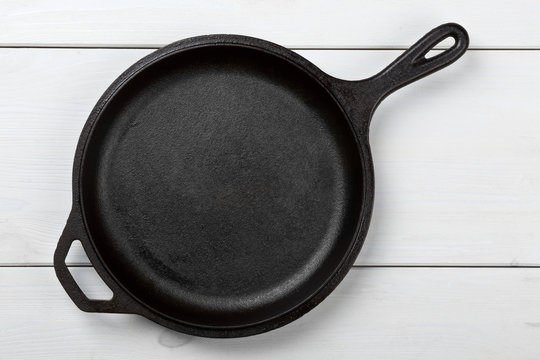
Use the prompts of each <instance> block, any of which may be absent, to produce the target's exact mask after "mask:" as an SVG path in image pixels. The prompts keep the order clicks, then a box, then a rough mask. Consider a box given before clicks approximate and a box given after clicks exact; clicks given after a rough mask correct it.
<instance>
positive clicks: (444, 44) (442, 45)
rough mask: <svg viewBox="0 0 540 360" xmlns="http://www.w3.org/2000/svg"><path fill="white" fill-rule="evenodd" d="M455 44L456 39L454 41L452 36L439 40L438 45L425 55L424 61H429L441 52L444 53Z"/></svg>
mask: <svg viewBox="0 0 540 360" xmlns="http://www.w3.org/2000/svg"><path fill="white" fill-rule="evenodd" d="M455 44H456V39H454V38H453V37H452V36H448V37H446V38H444V39H443V40H441V41H440V42H439V43H437V44H435V45H434V46H433V47H432V48H431V50H429V51H428V52H427V54H425V55H424V59H425V60H429V59H431V58H432V57H434V56H436V55H438V54H440V53H441V52H443V51H446V50H447V49H449V48H451V47H452V46H454V45H455Z"/></svg>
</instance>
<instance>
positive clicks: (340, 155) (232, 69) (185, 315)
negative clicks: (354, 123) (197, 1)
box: [82, 46, 362, 326]
mask: <svg viewBox="0 0 540 360" xmlns="http://www.w3.org/2000/svg"><path fill="white" fill-rule="evenodd" d="M92 140H93V141H92V142H91V143H90V144H89V147H88V150H87V154H88V155H87V156H90V157H89V161H87V164H86V166H85V167H84V169H83V177H82V179H83V184H82V194H83V198H84V202H85V208H86V209H88V210H87V211H86V212H85V215H86V217H87V221H88V223H89V225H90V228H91V235H92V238H93V239H94V242H95V245H96V247H97V250H98V252H99V253H100V254H101V255H102V257H103V260H104V262H105V264H106V265H107V266H108V267H109V268H110V269H111V270H112V272H113V273H114V274H115V275H116V277H117V279H118V280H119V281H120V282H121V283H122V284H123V285H124V286H125V287H126V288H127V289H128V290H129V291H130V292H131V293H132V294H134V295H135V296H136V297H138V298H139V299H141V300H143V301H144V302H145V303H147V304H149V305H151V306H152V307H153V308H155V309H157V310H159V311H160V312H162V313H165V314H167V315H171V316H174V317H175V318H180V319H182V320H184V321H187V322H193V323H195V324H197V325H207V326H210V325H211V326H240V325H247V324H252V323H256V322H258V321H262V320H265V319H268V318H270V317H273V316H277V315H279V314H281V313H282V312H285V311H286V310H288V309H290V308H291V307H294V306H296V305H299V304H301V303H302V302H304V301H305V300H306V299H307V297H309V296H310V295H311V294H313V293H314V292H315V291H316V290H317V289H318V288H319V287H321V286H322V285H324V283H325V281H326V280H327V279H328V276H329V275H331V274H333V273H334V270H335V269H336V268H337V267H338V266H339V264H340V262H341V260H342V258H343V257H344V256H345V253H346V252H347V250H348V248H349V246H350V239H351V238H352V237H353V236H354V232H355V229H356V222H357V219H358V216H359V211H360V204H361V203H362V199H361V187H362V183H361V181H362V180H361V173H360V172H361V168H362V167H361V164H360V159H359V156H358V151H357V149H356V144H355V139H354V136H353V134H352V133H351V131H350V128H349V125H348V123H347V120H346V118H345V116H344V114H343V113H342V111H341V110H340V108H339V106H338V105H337V104H336V102H335V101H334V100H333V98H332V96H330V95H329V94H328V93H327V92H326V91H325V90H324V88H322V86H321V85H320V84H319V83H318V82H317V81H316V80H314V79H312V78H311V77H309V76H308V75H306V74H305V73H303V72H300V71H298V69H297V68H296V67H295V66H294V65H292V64H290V63H288V62H286V61H284V60H281V59H280V58H278V57H276V56H275V55H270V54H266V53H263V52H258V51H254V50H250V49H247V48H241V47H235V46H229V47H226V48H225V47H210V48H204V49H195V50H189V51H187V52H183V53H180V54H177V55H175V56H173V57H171V58H169V59H167V60H166V61H161V62H160V63H158V64H155V65H153V66H152V67H150V68H149V69H147V70H145V72H144V73H143V74H140V75H139V76H138V78H137V79H136V81H132V82H131V83H129V84H128V85H127V86H126V87H124V88H123V89H122V91H121V92H120V93H119V94H117V95H116V97H115V100H114V101H113V102H112V103H111V104H109V106H108V107H107V109H106V110H105V111H104V112H103V113H102V115H101V119H100V121H99V123H98V125H97V129H96V130H95V131H94V135H93V137H92Z"/></svg>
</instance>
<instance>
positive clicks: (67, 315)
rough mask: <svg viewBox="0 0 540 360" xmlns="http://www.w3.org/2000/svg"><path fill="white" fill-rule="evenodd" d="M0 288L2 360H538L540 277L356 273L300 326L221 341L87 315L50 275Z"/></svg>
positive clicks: (20, 273)
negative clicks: (301, 359)
mask: <svg viewBox="0 0 540 360" xmlns="http://www.w3.org/2000/svg"><path fill="white" fill-rule="evenodd" d="M78 271H80V272H85V271H89V269H87V268H86V269H84V268H83V269H81V268H79V269H78ZM0 288H2V292H1V293H0V319H2V326H1V330H0V334H1V336H0V349H2V350H1V351H2V355H1V357H2V358H5V359H14V358H17V359H38V358H39V359H59V360H60V359H74V358H77V359H96V358H97V359H119V358H124V357H126V356H129V358H130V359H133V360H135V359H149V358H152V359H186V360H188V359H198V360H203V359H216V358H220V359H235V360H241V359H253V358H254V357H256V358H257V359H298V358H306V359H308V358H309V359H330V358H332V359H337V358H339V359H403V360H406V359H417V360H418V359H429V360H432V359H441V360H443V359H502V360H507V359H538V358H539V357H540V347H539V346H538V336H539V332H540V307H539V306H538V304H539V303H540V269H433V268H391V269H389V268H366V269H355V270H353V271H352V272H351V273H349V275H347V277H346V279H345V281H344V282H343V283H342V284H341V285H340V286H339V287H338V288H337V289H336V291H335V292H334V293H333V294H332V295H330V297H329V298H328V299H327V300H325V301H324V302H323V303H322V304H321V305H319V306H318V307H317V308H315V309H314V310H313V311H312V312H310V313H308V314H307V315H305V316H304V317H302V318H301V319H299V320H297V321H296V322H294V323H292V324H289V325H287V326H285V327H283V328H280V329H278V330H275V331H273V332H270V333H266V334H262V335H258V336H255V337H250V338H242V339H222V340H217V339H204V338H196V337H191V336H187V335H183V334H179V333H175V332H172V331H170V330H167V329H165V328H163V327H161V326H158V325H156V324H154V323H152V322H150V321H147V320H145V319H143V318H141V317H138V316H135V315H118V314H114V315H111V314H90V313H84V312H82V311H80V310H78V309H77V308H76V307H75V305H74V304H72V303H71V300H70V299H69V298H68V297H67V295H66V294H65V293H64V291H63V289H62V288H61V286H60V285H59V283H58V281H57V280H56V278H55V276H54V272H53V270H52V269H51V268H1V269H0Z"/></svg>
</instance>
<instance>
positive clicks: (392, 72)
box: [367, 23, 469, 103]
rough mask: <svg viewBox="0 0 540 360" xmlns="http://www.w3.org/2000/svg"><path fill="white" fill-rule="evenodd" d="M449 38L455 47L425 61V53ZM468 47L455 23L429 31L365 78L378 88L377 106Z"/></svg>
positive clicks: (447, 63)
mask: <svg viewBox="0 0 540 360" xmlns="http://www.w3.org/2000/svg"><path fill="white" fill-rule="evenodd" d="M448 37H452V38H453V39H454V40H455V43H454V45H452V47H450V48H449V49H447V50H444V51H443V52H442V53H440V54H437V55H435V56H433V57H429V58H426V54H427V53H428V52H429V51H430V50H432V49H433V48H434V47H435V46H436V45H437V44H438V43H440V42H441V41H443V40H444V39H446V38H448ZM468 46H469V36H468V34H467V31H466V30H465V29H464V28H463V27H462V26H461V25H458V24H455V23H448V24H443V25H440V26H438V27H436V28H435V29H433V30H431V31H430V32H428V33H427V34H426V35H424V37H422V38H421V39H420V40H418V42H416V44H414V45H413V46H411V47H410V48H409V49H408V50H406V51H405V52H404V53H403V54H402V55H401V56H400V57H398V58H397V59H396V60H394V62H392V63H391V64H390V65H388V66H387V67H386V68H385V69H384V70H382V71H381V72H380V73H378V74H377V75H375V76H374V77H372V78H370V79H368V81H367V82H368V83H369V84H370V88H371V89H377V90H378V94H379V98H378V99H377V103H379V102H380V101H381V100H382V99H384V98H385V97H387V96H388V95H390V94H391V93H392V92H394V91H396V90H397V89H399V88H401V87H403V86H405V85H407V84H409V83H411V82H413V81H415V80H418V79H420V78H422V77H424V76H426V75H429V74H431V73H433V72H435V71H437V70H440V69H442V68H444V67H446V66H448V65H450V64H452V63H453V62H454V61H456V60H457V59H459V58H460V57H461V55H463V53H465V50H467V47H468Z"/></svg>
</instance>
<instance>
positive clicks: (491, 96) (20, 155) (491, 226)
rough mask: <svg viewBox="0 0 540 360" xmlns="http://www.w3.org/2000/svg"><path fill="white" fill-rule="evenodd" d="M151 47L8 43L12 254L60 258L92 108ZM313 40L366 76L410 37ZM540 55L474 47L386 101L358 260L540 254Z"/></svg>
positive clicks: (3, 130)
mask: <svg viewBox="0 0 540 360" xmlns="http://www.w3.org/2000/svg"><path fill="white" fill-rule="evenodd" d="M149 52H150V50H94V49H93V50H89V49H85V50H81V49H2V50H0V68H1V69H2V74H3V75H2V82H1V83H0V168H1V169H2V172H0V264H4V265H5V264H15V265H16V264H51V261H52V253H53V251H54V248H55V245H56V241H57V239H58V236H59V235H60V233H61V231H62V228H63V225H64V224H65V220H66V218H67V215H68V213H69V209H70V204H71V166H72V159H73V155H74V149H75V145H76V142H77V139H78V136H79V133H80V130H81V128H82V126H83V124H84V122H85V120H86V117H87V115H88V113H89V112H90V110H91V108H92V106H93V105H94V103H95V102H96V101H97V99H98V97H99V96H100V95H101V93H102V92H103V91H104V90H105V88H106V87H107V86H108V85H109V83H110V82H112V80H113V79H114V78H115V77H116V76H118V75H119V74H120V73H121V72H122V71H123V70H124V69H125V68H127V67H128V66H129V65H130V64H132V63H133V62H135V61H136V60H137V59H139V58H140V57H142V56H144V55H145V54H147V53H149ZM300 53H301V54H302V55H304V56H306V57H307V58H308V59H311V60H312V61H313V62H314V63H315V64H317V65H318V66H320V67H321V68H322V69H323V70H325V71H327V72H329V73H330V74H332V75H334V76H337V77H342V78H345V79H361V78H364V77H367V76H369V75H372V74H374V73H375V72H377V71H378V70H380V69H381V68H382V67H383V66H384V65H386V64H387V63H389V62H390V61H391V60H393V59H394V58H395V57H396V56H397V55H398V54H399V53H400V51H394V50H391V51H352V50H340V51H327V50H326V51H318V50H317V51H316V50H306V51H300ZM539 62H540V52H537V51H527V52H525V51H471V52H469V53H468V54H466V56H464V57H463V58H462V59H460V61H458V62H457V63H455V64H454V65H452V66H451V67H449V68H447V69H444V70H443V71H441V72H438V73H436V74H434V75H432V76H430V77H428V78H426V79H423V80H421V81H419V82H417V83H414V84H411V85H410V86H408V87H406V88H404V89H402V90H400V91H398V92H397V93H395V94H393V95H391V96H390V97H389V98H388V99H386V100H385V101H384V102H383V103H382V104H381V106H380V107H379V109H378V110H377V111H376V113H375V117H374V119H373V122H372V127H371V142H372V150H373V156H374V161H375V168H376V203H375V209H374V218H373V223H372V226H371V228H370V232H369V235H368V238H367V240H366V245H365V247H364V249H363V250H362V252H361V254H360V257H359V259H358V261H357V264H360V265H369V264H372V265H475V264H476V265H538V264H540V251H539V242H538V239H539V238H540V227H539V226H538V224H539V223H540V145H539V144H540V135H538V134H540V121H538V84H539V83H540V72H539V71H538V63H539ZM72 259H73V261H74V262H76V263H77V262H84V261H85V260H84V256H83V254H82V252H81V251H74V253H73V257H72Z"/></svg>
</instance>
